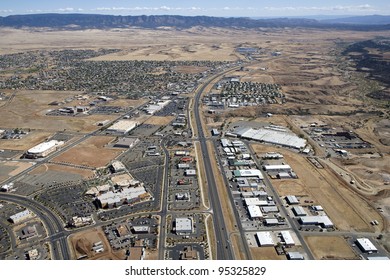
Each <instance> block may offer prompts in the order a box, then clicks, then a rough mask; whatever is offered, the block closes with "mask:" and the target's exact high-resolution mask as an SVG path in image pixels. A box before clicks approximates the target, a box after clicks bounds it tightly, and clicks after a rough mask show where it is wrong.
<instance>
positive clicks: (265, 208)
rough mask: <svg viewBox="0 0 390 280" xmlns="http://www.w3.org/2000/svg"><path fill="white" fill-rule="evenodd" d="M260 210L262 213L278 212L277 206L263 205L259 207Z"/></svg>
mask: <svg viewBox="0 0 390 280" xmlns="http://www.w3.org/2000/svg"><path fill="white" fill-rule="evenodd" d="M261 211H263V213H277V212H279V208H278V206H263V207H261Z"/></svg>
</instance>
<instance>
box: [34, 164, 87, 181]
mask: <svg viewBox="0 0 390 280" xmlns="http://www.w3.org/2000/svg"><path fill="white" fill-rule="evenodd" d="M47 171H58V172H64V173H70V174H77V175H80V176H82V177H83V179H87V178H92V177H94V175H95V173H94V172H93V171H92V170H88V169H81V168H75V167H71V166H64V165H57V164H43V165H41V166H39V167H37V168H35V169H34V170H33V171H31V172H30V173H29V174H31V175H38V174H42V173H45V172H47Z"/></svg>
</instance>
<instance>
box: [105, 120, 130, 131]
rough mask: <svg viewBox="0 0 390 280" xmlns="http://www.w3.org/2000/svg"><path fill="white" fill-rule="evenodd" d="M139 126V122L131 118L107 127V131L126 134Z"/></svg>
mask: <svg viewBox="0 0 390 280" xmlns="http://www.w3.org/2000/svg"><path fill="white" fill-rule="evenodd" d="M137 126H138V122H136V121H130V120H120V121H118V122H116V123H114V124H113V125H112V126H110V127H109V128H107V130H106V132H107V133H112V134H126V133H128V132H129V131H131V130H133V129H134V128H136V127H137Z"/></svg>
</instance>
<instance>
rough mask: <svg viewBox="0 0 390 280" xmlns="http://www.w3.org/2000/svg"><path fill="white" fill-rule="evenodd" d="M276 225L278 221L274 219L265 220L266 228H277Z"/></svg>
mask: <svg viewBox="0 0 390 280" xmlns="http://www.w3.org/2000/svg"><path fill="white" fill-rule="evenodd" d="M278 224H279V221H278V219H275V218H269V219H265V225H266V226H277V225H278Z"/></svg>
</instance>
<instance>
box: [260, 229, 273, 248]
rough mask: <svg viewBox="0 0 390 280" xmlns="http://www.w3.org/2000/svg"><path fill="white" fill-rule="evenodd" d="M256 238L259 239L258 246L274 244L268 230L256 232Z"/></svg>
mask: <svg viewBox="0 0 390 280" xmlns="http://www.w3.org/2000/svg"><path fill="white" fill-rule="evenodd" d="M256 236H257V240H258V241H259V244H260V246H274V245H275V242H274V240H273V238H272V235H271V232H269V231H260V232H257V233H256Z"/></svg>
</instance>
